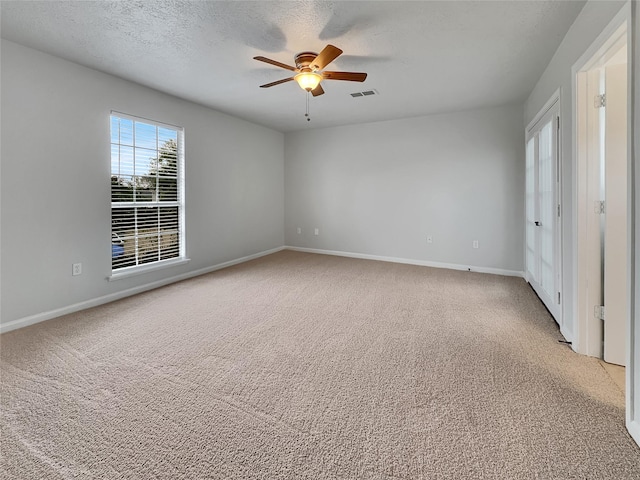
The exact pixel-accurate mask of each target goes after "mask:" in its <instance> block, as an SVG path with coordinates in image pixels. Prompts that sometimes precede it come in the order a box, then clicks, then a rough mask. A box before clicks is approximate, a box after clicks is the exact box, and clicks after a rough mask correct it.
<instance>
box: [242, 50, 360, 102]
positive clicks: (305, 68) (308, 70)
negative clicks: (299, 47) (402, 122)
mask: <svg viewBox="0 0 640 480" xmlns="http://www.w3.org/2000/svg"><path fill="white" fill-rule="evenodd" d="M341 54H342V50H340V49H339V48H338V47H334V46H333V45H327V46H326V47H324V48H323V49H322V51H321V52H320V53H315V52H301V53H298V54H297V55H296V56H295V57H294V60H295V64H296V66H295V67H292V66H290V65H286V64H284V63H281V62H278V61H276V60H271V59H270V58H266V57H262V56H258V57H253V59H254V60H259V61H261V62H265V63H269V64H271V65H275V66H276V67H280V68H284V69H286V70H291V71H292V72H296V75H294V76H293V77H289V78H283V79H282V80H278V81H275V82H271V83H266V84H264V85H260V88H269V87H273V86H275V85H280V84H281V83H286V82H290V81H291V80H295V81H296V82H298V85H300V88H302V89H303V90H306V91H307V92H311V95H313V96H314V97H317V96H318V95H322V94H323V93H324V90H323V89H322V85H320V82H321V81H322V80H346V81H349V82H364V80H365V79H366V78H367V74H366V73H358V72H328V71H324V72H323V71H321V70H322V69H323V68H324V67H326V66H327V65H329V64H330V63H331V62H333V61H334V60H335V59H336V58H338V57H339V56H340V55H341Z"/></svg>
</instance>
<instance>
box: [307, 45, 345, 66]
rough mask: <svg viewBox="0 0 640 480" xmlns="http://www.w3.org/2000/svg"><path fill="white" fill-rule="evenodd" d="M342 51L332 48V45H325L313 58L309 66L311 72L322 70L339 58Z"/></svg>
mask: <svg viewBox="0 0 640 480" xmlns="http://www.w3.org/2000/svg"><path fill="white" fill-rule="evenodd" d="M341 53H342V50H340V49H339V48H338V47H334V46H333V45H327V46H326V47H324V48H323V49H322V51H321V52H320V53H319V54H318V56H317V57H316V58H314V60H313V62H311V64H310V65H309V67H310V68H311V70H313V71H317V70H322V69H323V68H324V67H326V66H327V65H329V64H330V63H331V62H333V61H334V60H335V59H336V58H338V57H339V56H340V54H341Z"/></svg>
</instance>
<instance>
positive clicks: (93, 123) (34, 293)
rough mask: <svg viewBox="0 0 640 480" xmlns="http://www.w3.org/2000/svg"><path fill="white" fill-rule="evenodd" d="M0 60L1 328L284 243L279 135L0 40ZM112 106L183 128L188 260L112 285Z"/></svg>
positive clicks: (282, 146)
mask: <svg viewBox="0 0 640 480" xmlns="http://www.w3.org/2000/svg"><path fill="white" fill-rule="evenodd" d="M1 58H2V77H1V81H2V83H1V88H2V98H1V100H2V130H1V135H2V146H1V154H2V164H1V168H2V171H1V174H2V177H1V236H2V237H1V245H2V249H1V264H2V279H1V286H2V290H1V299H0V300H1V304H2V306H1V321H2V324H6V323H7V322H11V321H13V320H17V319H22V318H24V317H29V316H31V315H36V314H40V313H43V312H48V311H52V310H56V309H60V308H63V307H68V306H70V305H74V304H78V303H81V302H86V301H87V300H91V299H95V298H98V297H102V296H105V295H109V294H113V293H116V292H121V291H125V290H128V289H132V288H137V287H140V286H144V285H146V284H151V283H153V282H159V281H162V280H163V279H166V278H169V277H174V276H177V275H180V274H185V273H188V272H194V271H197V270H199V269H203V268H207V267H210V266H212V265H216V264H219V263H222V262H226V261H230V260H233V259H237V258H240V257H244V256H248V255H251V254H255V253H258V252H261V251H265V250H268V249H271V248H274V247H279V246H282V245H283V242H284V238H283V222H284V198H283V191H284V186H283V177H284V173H283V168H284V165H283V157H284V152H283V148H284V136H283V134H282V133H279V132H275V131H273V130H270V129H267V128H264V127H261V126H257V125H254V124H251V123H248V122H245V121H242V120H238V119H236V118H233V117H230V116H227V115H223V114H221V113H218V112H215V111H213V110H211V109H207V108H204V107H201V106H198V105H195V104H192V103H189V102H186V101H183V100H180V99H177V98H174V97H171V96H168V95H164V94H161V93H159V92H157V91H154V90H151V89H148V88H145V87H141V86H139V85H136V84H133V83H130V82H127V81H124V80H121V79H118V78H115V77H113V76H110V75H106V74H103V73H100V72H97V71H95V70H91V69H88V68H85V67H81V66H79V65H76V64H73V63H70V62H67V61H64V60H61V59H59V58H56V57H53V56H49V55H46V54H43V53H40V52H37V51H35V50H32V49H29V48H25V47H22V46H19V45H17V44H14V43H11V42H8V41H2V57H1ZM112 109H114V110H117V111H120V112H124V113H129V114H132V115H136V116H141V117H145V118H149V119H153V120H158V121H161V122H166V123H170V124H174V125H179V126H182V127H184V128H185V139H186V147H185V148H186V231H187V255H188V257H189V258H191V262H190V263H188V264H186V265H182V266H177V267H172V268H168V269H165V270H160V271H156V272H153V273H149V274H144V275H141V276H137V277H132V278H128V279H124V280H119V281H116V282H108V281H107V276H108V275H109V274H110V268H111V267H110V262H111V253H110V252H111V247H110V245H111V241H110V230H111V227H110V215H111V211H110V174H109V169H110V159H109V155H110V153H109V152H110V149H109V113H110V111H111V110H112ZM75 262H82V264H83V274H82V275H80V276H76V277H72V276H71V264H72V263H75Z"/></svg>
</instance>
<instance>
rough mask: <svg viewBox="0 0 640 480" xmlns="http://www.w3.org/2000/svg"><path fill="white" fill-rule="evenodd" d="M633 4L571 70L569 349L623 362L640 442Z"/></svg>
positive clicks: (632, 428) (631, 419) (630, 422)
mask: <svg viewBox="0 0 640 480" xmlns="http://www.w3.org/2000/svg"><path fill="white" fill-rule="evenodd" d="M634 7H635V5H633V2H628V3H627V4H626V5H625V6H624V7H623V8H622V9H621V10H620V12H619V13H618V14H617V15H616V17H614V19H613V20H612V21H611V22H610V23H609V25H608V26H607V27H606V28H605V29H604V31H603V32H602V33H601V34H600V35H599V36H598V38H597V39H596V41H595V42H594V43H593V44H592V45H591V47H590V48H589V49H588V50H587V51H586V52H585V53H584V55H583V56H582V57H581V58H580V59H579V60H578V61H577V62H576V64H575V65H574V66H573V68H572V78H573V81H574V83H573V93H574V98H573V100H574V102H575V103H574V112H575V113H574V114H575V117H574V132H573V133H574V138H575V152H576V154H575V157H574V169H575V170H574V171H575V178H574V180H575V184H574V186H575V197H574V200H575V203H574V205H575V206H574V210H573V213H574V232H575V237H574V243H573V247H574V254H575V256H574V261H575V263H574V265H575V270H574V274H575V277H574V278H575V282H574V288H575V291H574V302H575V303H574V312H576V319H575V330H574V339H573V348H574V350H575V351H576V352H578V353H582V354H586V355H591V356H595V357H598V358H602V359H604V360H605V361H606V362H610V363H613V364H618V365H623V366H625V367H626V375H625V377H626V378H625V389H626V414H627V415H626V416H627V418H626V425H627V429H628V430H629V433H630V434H631V436H632V437H633V438H634V439H635V441H636V442H637V443H639V444H640V397H639V396H638V394H639V393H640V369H639V368H638V367H639V359H640V357H639V356H638V355H637V353H635V352H636V350H637V346H638V339H637V338H636V334H635V333H634V332H635V329H636V328H637V327H636V325H637V322H638V319H637V318H636V315H635V314H634V313H633V312H634V311H637V306H636V305H637V301H638V299H637V291H636V283H635V282H636V280H635V277H636V273H635V272H636V271H637V262H636V259H635V257H634V252H635V250H636V249H637V247H636V245H635V238H636V234H635V228H636V227H635V226H636V220H635V218H636V215H637V212H636V211H635V210H634V201H633V200H634V198H635V197H636V195H635V183H634V182H633V177H634V174H636V173H637V172H635V170H634V164H633V158H634V153H633V145H634V139H633V133H632V132H633V128H634V124H633V108H632V98H633V97H632V95H631V93H630V92H632V88H631V85H632V82H631V81H630V79H632V78H633V75H632V72H633V65H632V49H631V44H630V41H631V38H632V35H631V28H632V18H634V15H635V13H634V9H635V8H634ZM632 292H633V293H632ZM634 295H635V296H634Z"/></svg>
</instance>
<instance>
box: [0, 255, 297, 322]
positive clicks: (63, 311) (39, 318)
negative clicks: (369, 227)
mask: <svg viewBox="0 0 640 480" xmlns="http://www.w3.org/2000/svg"><path fill="white" fill-rule="evenodd" d="M284 249H285V247H276V248H272V249H270V250H265V251H263V252H258V253H254V254H253V255H247V256H246V257H241V258H237V259H235V260H230V261H228V262H223V263H219V264H217V265H213V266H211V267H206V268H201V269H199V270H194V271H192V272H187V273H183V274H181V275H175V276H173V277H169V278H164V279H162V280H158V281H157V282H152V283H147V284H144V285H140V286H138V287H133V288H129V289H127V290H122V291H120V292H116V293H111V294H109V295H104V296H102V297H97V298H92V299H90V300H85V301H84V302H79V303H74V304H73V305H68V306H66V307H62V308H57V309H55V310H49V311H48V312H43V313H38V314H36V315H31V316H29V317H24V318H19V319H17V320H12V321H10V322H7V323H3V324H0V333H5V332H9V331H11V330H16V329H18V328H22V327H27V326H29V325H33V324H35V323H40V322H44V321H45V320H51V319H52V318H56V317H60V316H62V315H68V314H69V313H74V312H79V311H80V310H85V309H87V308H91V307H97V306H98V305H103V304H105V303H109V302H113V301H115V300H120V299H122V298H126V297H130V296H132V295H136V294H138V293H142V292H146V291H148V290H153V289H154V288H158V287H163V286H165V285H169V284H170V283H175V282H179V281H181V280H186V279H188V278H193V277H197V276H199V275H204V274H206V273H211V272H215V271H216V270H220V269H223V268H226V267H231V266H232V265H237V264H239V263H244V262H248V261H249V260H254V259H256V258H260V257H264V256H265V255H271V254H272V253H276V252H279V251H281V250H284Z"/></svg>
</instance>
